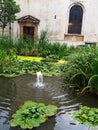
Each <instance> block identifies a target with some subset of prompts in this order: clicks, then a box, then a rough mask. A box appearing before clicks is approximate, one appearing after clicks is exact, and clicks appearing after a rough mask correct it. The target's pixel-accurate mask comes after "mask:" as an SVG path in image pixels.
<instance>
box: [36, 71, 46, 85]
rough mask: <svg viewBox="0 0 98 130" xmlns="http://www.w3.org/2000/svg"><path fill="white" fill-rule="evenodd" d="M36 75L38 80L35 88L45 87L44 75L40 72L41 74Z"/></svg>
mask: <svg viewBox="0 0 98 130" xmlns="http://www.w3.org/2000/svg"><path fill="white" fill-rule="evenodd" d="M36 75H37V78H36V83H35V86H36V87H44V83H43V75H42V73H41V72H40V71H39V72H36Z"/></svg>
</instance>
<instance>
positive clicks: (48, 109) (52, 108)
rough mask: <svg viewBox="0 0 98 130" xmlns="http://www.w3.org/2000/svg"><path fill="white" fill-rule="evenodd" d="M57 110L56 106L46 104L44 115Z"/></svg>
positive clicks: (50, 114) (53, 113)
mask: <svg viewBox="0 0 98 130" xmlns="http://www.w3.org/2000/svg"><path fill="white" fill-rule="evenodd" d="M56 112H57V106H55V105H51V104H50V105H48V106H47V109H46V115H47V116H53V115H55V113H56Z"/></svg>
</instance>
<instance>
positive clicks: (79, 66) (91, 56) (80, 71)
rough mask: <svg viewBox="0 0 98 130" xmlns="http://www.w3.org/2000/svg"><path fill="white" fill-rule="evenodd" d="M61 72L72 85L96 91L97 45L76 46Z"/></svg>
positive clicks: (97, 87)
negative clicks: (76, 48)
mask: <svg viewBox="0 0 98 130" xmlns="http://www.w3.org/2000/svg"><path fill="white" fill-rule="evenodd" d="M63 72H64V77H65V79H66V80H67V81H68V82H70V83H71V84H74V86H76V87H77V86H78V87H82V88H83V91H85V90H86V91H91V92H95V91H97V92H98V47H84V48H78V50H77V51H76V52H74V53H72V54H71V55H70V56H69V61H68V62H67V64H65V67H64V70H63Z"/></svg>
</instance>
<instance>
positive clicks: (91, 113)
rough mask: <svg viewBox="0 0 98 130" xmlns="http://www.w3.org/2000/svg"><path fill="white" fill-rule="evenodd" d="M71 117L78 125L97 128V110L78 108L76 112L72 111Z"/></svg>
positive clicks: (84, 107)
mask: <svg viewBox="0 0 98 130" xmlns="http://www.w3.org/2000/svg"><path fill="white" fill-rule="evenodd" d="M71 117H72V118H74V119H75V120H76V121H77V122H78V123H80V124H84V125H87V126H90V127H96V126H98V109H97V108H90V107H87V106H80V109H79V110H78V111H72V113H71Z"/></svg>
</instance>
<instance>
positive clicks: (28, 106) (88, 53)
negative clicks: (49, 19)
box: [0, 32, 98, 130]
mask: <svg viewBox="0 0 98 130" xmlns="http://www.w3.org/2000/svg"><path fill="white" fill-rule="evenodd" d="M37 72H41V73H42V74H43V76H44V78H45V85H46V88H44V90H43V89H41V90H40V92H39V90H38V88H36V90H35V86H32V84H33V85H34V82H35V81H33V83H31V81H32V80H34V79H32V76H35V75H36V73H37ZM0 77H1V84H4V82H5V83H6V82H7V81H4V82H3V83H2V81H3V80H8V79H9V80H11V83H12V82H13V84H14V87H15V85H16V87H15V88H13V87H11V86H13V85H11V86H10V84H9V82H8V83H7V84H8V87H7V90H8V89H10V90H8V91H7V92H6V93H8V95H10V99H11V100H12V98H11V97H13V96H15V95H18V96H16V97H15V98H16V101H14V102H16V104H15V106H14V107H13V108H11V110H12V113H11V115H12V120H11V126H13V127H15V128H16V129H17V127H16V126H20V127H21V129H26V128H28V129H32V128H33V127H34V128H35V127H38V126H39V125H40V123H43V122H46V120H47V119H48V117H50V116H53V115H55V114H57V115H56V117H57V119H58V118H60V115H59V114H60V113H61V114H62V113H63V112H64V113H66V112H65V111H68V113H70V111H73V110H75V111H74V112H73V113H72V114H71V117H72V118H74V119H75V120H77V121H78V122H79V124H85V125H89V127H87V128H88V130H89V129H90V127H91V128H93V127H96V126H97V125H98V121H97V115H98V110H97V108H96V109H95V108H91V107H92V106H93V107H98V106H97V104H95V103H94V102H93V101H91V102H88V105H87V102H85V103H83V105H87V106H88V107H86V106H84V107H81V108H80V112H77V111H76V110H77V109H79V106H80V104H78V103H77V102H75V103H74V102H73V101H71V100H73V99H74V98H75V99H76V97H77V96H80V95H81V96H80V97H85V93H86V96H88V97H89V98H90V99H91V100H92V99H93V98H94V100H95V96H97V95H98V47H97V46H90V47H87V46H77V47H73V46H70V47H68V46H66V45H65V44H60V43H57V42H56V43H51V42H50V41H49V39H48V37H47V34H46V32H42V34H41V36H40V38H39V39H37V40H34V39H32V38H30V37H28V38H27V39H25V40H24V39H23V38H20V39H18V40H16V41H15V40H14V41H13V40H11V39H10V38H8V37H3V38H0ZM3 78H4V79H3ZM6 78H7V79H6ZM33 78H35V77H33ZM61 79H62V81H61ZM22 81H23V82H22ZM60 81H61V82H62V83H63V86H62V85H61V82H60ZM46 82H48V83H46ZM26 84H27V86H26ZM51 84H53V88H51ZM59 85H61V87H60V86H59ZM6 86H7V85H6ZM6 86H5V87H6ZM28 86H29V87H28ZM14 89H17V93H18V94H16V93H15V91H16V90H14ZM21 89H22V90H21ZM31 89H32V92H31ZM1 91H6V90H3V88H2V87H1ZM21 91H22V93H23V94H22V95H21V94H20V92H21ZM58 91H59V93H58ZM26 92H27V93H29V95H28V94H27V93H26ZM38 92H39V96H38V97H37V93H38ZM43 92H44V94H45V98H44V97H43V96H42V95H44V94H42V95H41V93H43ZM32 93H33V95H34V97H32ZM68 93H69V94H68ZM72 93H74V95H73V94H72ZM67 94H68V96H69V95H71V98H72V99H70V96H69V97H67ZM1 95H2V93H1ZM28 96H29V97H28ZM48 96H49V97H48ZM51 96H52V98H50V97H51ZM93 96H94V97H93ZM88 97H87V99H88ZM18 98H19V99H18ZM65 98H68V99H67V100H69V99H70V101H67V102H63V100H65ZM28 99H29V100H30V101H27V100H28ZM32 99H33V100H34V101H36V102H32V101H31V100H32ZM42 101H43V102H44V103H45V104H47V105H46V106H45V104H44V103H41V102H42ZM83 101H84V100H83ZM24 102H25V103H24ZM38 102H40V103H38ZM51 102H54V104H55V105H52V104H51ZM69 102H70V104H69ZM79 102H80V101H79ZM92 102H93V103H94V104H93V105H92V104H90V103H92ZM23 103H24V105H22V106H20V107H19V105H21V104H23ZM48 104H50V105H49V106H48ZM62 105H64V106H62ZM66 105H67V106H68V108H65V106H66ZM12 106H13V105H12ZM70 106H71V108H70ZM60 107H61V108H60ZM32 108H34V110H33V109H32ZM85 108H86V109H87V111H86V113H83V112H81V111H82V109H83V110H84V109H85ZM17 109H19V110H17ZM44 109H46V111H44ZM16 110H17V111H16ZM89 110H90V111H91V112H90V113H89V112H88V111H89ZM93 110H95V112H93ZM15 111H16V113H15ZM14 113H15V114H14ZM31 113H33V115H34V116H33V115H32V116H31ZM93 113H94V114H93ZM95 113H96V114H95ZM49 114H50V115H49ZM65 115H66V114H64V116H65ZM62 116H63V114H62ZM91 116H92V117H93V118H91ZM18 117H19V118H18ZM80 117H81V118H80ZM37 118H38V120H37ZM62 118H63V117H62ZM67 118H68V117H67ZM32 119H33V122H32ZM53 119H54V118H53ZM82 119H83V120H84V121H83V120H82ZM86 119H87V121H86ZM23 120H24V121H23ZM60 120H61V119H60ZM64 120H65V118H64ZM22 121H23V122H22ZM61 122H62V120H61ZM65 122H66V120H65ZM73 124H74V125H76V123H73V122H71V123H70V126H71V125H73ZM63 125H64V127H65V125H66V123H65V124H63ZM67 125H68V124H67ZM51 127H53V126H50V128H51ZM72 127H73V126H72ZM38 129H41V127H38ZM51 129H52V128H51ZM11 130H13V128H11ZM62 130H63V129H62Z"/></svg>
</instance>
